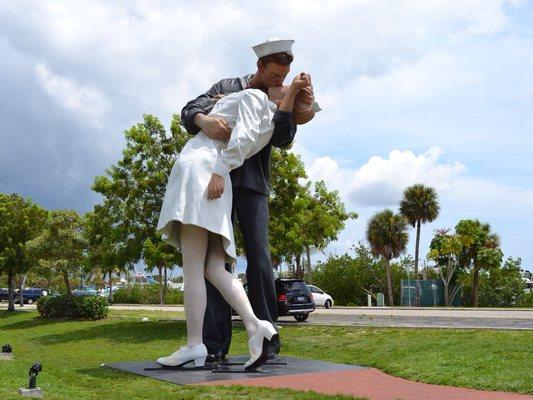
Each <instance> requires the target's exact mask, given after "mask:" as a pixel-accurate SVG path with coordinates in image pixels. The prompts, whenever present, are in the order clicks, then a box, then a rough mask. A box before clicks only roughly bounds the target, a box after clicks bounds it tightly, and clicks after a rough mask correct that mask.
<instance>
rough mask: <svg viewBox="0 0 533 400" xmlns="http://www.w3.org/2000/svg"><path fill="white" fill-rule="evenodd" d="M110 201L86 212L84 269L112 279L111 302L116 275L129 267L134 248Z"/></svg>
mask: <svg viewBox="0 0 533 400" xmlns="http://www.w3.org/2000/svg"><path fill="white" fill-rule="evenodd" d="M108 204H109V203H104V204H97V205H96V206H94V208H93V211H91V212H88V213H87V214H86V215H85V230H84V235H85V240H86V241H87V257H86V264H85V268H84V272H85V273H86V274H88V275H89V276H90V275H93V276H94V275H95V274H101V275H102V279H101V280H98V282H101V284H102V285H103V284H104V281H105V275H107V276H108V278H109V301H110V302H113V274H117V273H120V272H121V271H123V270H124V269H125V267H127V266H128V262H129V261H130V260H129V254H130V249H128V247H127V243H129V242H128V240H127V237H126V236H125V235H127V231H126V230H125V229H123V227H122V226H119V225H117V224H116V222H115V221H116V219H117V218H116V216H114V215H112V214H111V213H112V211H113V209H112V208H111V207H108V206H107V205H108Z"/></svg>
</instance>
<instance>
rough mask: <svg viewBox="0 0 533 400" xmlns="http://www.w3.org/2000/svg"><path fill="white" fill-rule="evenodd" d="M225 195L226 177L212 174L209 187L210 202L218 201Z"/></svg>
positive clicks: (208, 196)
mask: <svg viewBox="0 0 533 400" xmlns="http://www.w3.org/2000/svg"><path fill="white" fill-rule="evenodd" d="M222 193H224V177H222V176H220V175H218V174H212V175H211V180H210V181H209V185H207V198H208V199H209V200H215V199H218V198H219V197H220V196H222Z"/></svg>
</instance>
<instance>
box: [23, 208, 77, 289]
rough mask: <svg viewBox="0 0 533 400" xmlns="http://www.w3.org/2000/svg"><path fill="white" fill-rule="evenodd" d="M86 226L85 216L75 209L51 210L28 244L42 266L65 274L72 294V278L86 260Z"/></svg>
mask: <svg viewBox="0 0 533 400" xmlns="http://www.w3.org/2000/svg"><path fill="white" fill-rule="evenodd" d="M83 227H84V226H83V218H82V217H80V216H79V215H78V213H77V212H76V211H73V210H52V211H49V212H48V216H47V218H46V221H45V223H44V227H43V230H42V231H41V233H40V234H39V235H38V236H37V237H35V238H34V239H32V240H31V241H30V242H28V244H27V246H28V251H29V252H30V254H31V257H32V258H33V259H35V260H38V262H39V264H40V265H41V267H45V268H48V269H50V270H51V271H53V272H54V273H56V274H58V275H61V276H62V277H63V281H64V284H65V288H66V291H67V294H68V295H72V285H71V277H72V276H73V275H74V274H76V273H79V271H81V268H82V266H83V263H84V252H85V248H86V241H85V239H84V235H83Z"/></svg>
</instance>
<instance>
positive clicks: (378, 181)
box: [0, 0, 533, 268]
mask: <svg viewBox="0 0 533 400" xmlns="http://www.w3.org/2000/svg"><path fill="white" fill-rule="evenodd" d="M270 36H277V37H284V38H293V39H294V40H295V41H296V42H295V44H294V52H295V61H294V63H293V65H292V72H291V75H290V77H291V78H292V75H293V73H296V72H299V71H306V72H309V73H311V74H312V76H313V82H314V86H315V92H316V95H317V98H318V100H319V102H320V104H321V106H322V108H323V109H324V111H322V112H321V113H320V114H318V116H317V117H316V119H315V120H313V121H312V123H310V124H308V125H306V126H303V127H301V128H300V129H299V130H298V135H297V139H296V143H295V146H294V151H295V152H297V153H298V154H300V155H301V157H302V159H303V160H304V162H305V164H306V166H307V169H308V173H309V176H310V178H312V179H313V180H316V179H324V180H325V181H326V183H327V185H328V187H329V188H331V189H337V190H339V191H340V193H341V196H342V198H343V200H344V202H345V203H346V206H347V208H348V209H350V210H352V211H356V212H358V213H359V215H360V218H359V219H358V220H356V221H352V222H350V223H349V224H348V225H347V227H346V229H345V231H344V232H343V233H342V234H341V236H340V238H339V241H338V242H335V243H332V244H331V245H330V246H329V248H328V252H337V253H340V252H344V251H345V250H346V249H347V248H349V246H350V245H351V244H353V243H355V242H357V241H358V240H361V239H363V238H364V232H365V226H366V222H367V220H368V218H369V217H370V216H371V215H372V214H373V213H374V212H376V211H378V210H381V209H383V208H385V207H391V208H397V206H398V202H399V200H400V198H401V193H402V190H403V189H404V188H405V187H406V186H407V185H409V184H412V183H415V182H422V183H425V184H427V185H431V186H433V187H435V188H436V189H437V190H438V193H439V196H440V203H441V207H442V211H441V214H440V216H439V218H438V219H437V220H436V221H435V222H434V223H432V224H429V225H426V226H424V228H423V231H422V235H423V236H422V254H425V253H426V251H427V245H428V242H429V240H430V237H431V235H432V231H433V229H436V228H441V227H453V226H454V225H455V224H456V223H457V221H458V220H459V219H462V218H479V219H481V220H483V221H486V222H489V223H490V224H491V225H492V228H493V230H494V231H496V232H497V233H499V234H500V235H501V238H502V245H503V250H504V253H505V255H506V256H513V257H518V256H519V257H522V259H523V260H524V263H525V265H526V266H528V267H530V268H531V267H533V229H531V228H532V224H533V161H532V150H533V135H532V134H533V112H532V108H533V74H532V71H533V4H532V2H528V1H516V0H515V1H499V0H461V1H455V0H449V1H446V0H419V1H416V0H410V1H407V0H405V1H401V0H394V1H393V0H389V1H380V0H367V1H365V0H359V1H355V0H350V1H331V2H325V1H309V0H306V1H291V2H285V1H270V2H263V1H241V2H232V1H228V0H225V1H160V2H158V1H113V2H103V1H95V0H91V1H87V2H83V1H76V2H38V1H35V2H26V1H0V54H2V57H1V58H0V82H1V84H0V139H1V142H0V192H3V193H11V192H17V193H20V194H22V195H23V196H25V197H31V198H32V199H33V200H35V201H36V202H38V203H40V204H41V205H42V206H44V207H46V208H73V209H76V210H78V211H80V212H85V211H88V210H90V209H91V208H92V206H93V205H94V204H95V203H96V202H98V196H97V195H96V194H94V193H92V192H91V190H90V185H91V183H92V180H93V177H94V176H95V175H99V174H102V173H103V171H104V169H105V168H106V167H108V166H110V165H111V164H112V163H114V162H115V161H116V160H117V159H119V157H120V156H121V151H122V146H123V131H124V130H125V129H127V128H129V127H130V126H131V125H133V124H135V123H137V122H139V121H141V119H142V114H143V113H152V114H154V115H156V116H157V117H159V118H160V120H161V121H162V122H163V123H164V124H165V126H167V127H168V125H169V122H170V118H171V115H172V114H173V113H176V112H179V111H180V110H181V108H182V107H183V105H184V104H185V103H186V101H188V100H189V99H191V98H193V97H195V96H196V95H198V94H200V93H201V92H204V91H205V90H207V89H208V88H209V87H210V86H211V84H212V83H214V82H216V81H218V80H219V79H221V78H225V77H234V76H240V75H244V74H247V73H251V72H254V66H255V57H254V53H253V52H252V50H251V48H250V47H251V46H252V45H255V44H257V43H260V42H262V41H263V40H264V39H266V38H267V37H270ZM412 233H413V232H412ZM411 236H414V235H413V234H412V235H411ZM413 247H414V244H413V241H411V243H410V244H409V252H410V253H413Z"/></svg>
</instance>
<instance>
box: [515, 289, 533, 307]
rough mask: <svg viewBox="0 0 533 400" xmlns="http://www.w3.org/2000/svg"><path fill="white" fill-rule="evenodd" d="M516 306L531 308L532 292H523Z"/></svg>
mask: <svg viewBox="0 0 533 400" xmlns="http://www.w3.org/2000/svg"><path fill="white" fill-rule="evenodd" d="M518 307H528V308H533V292H525V293H524V296H523V297H522V298H521V299H520V302H519V303H518Z"/></svg>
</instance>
